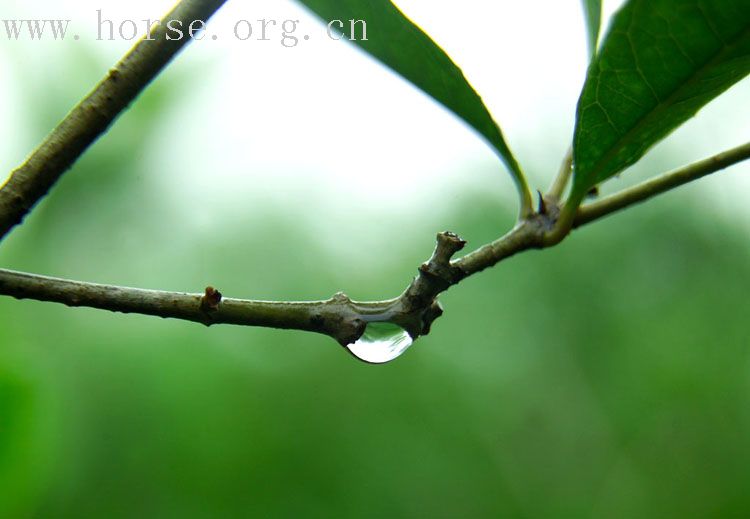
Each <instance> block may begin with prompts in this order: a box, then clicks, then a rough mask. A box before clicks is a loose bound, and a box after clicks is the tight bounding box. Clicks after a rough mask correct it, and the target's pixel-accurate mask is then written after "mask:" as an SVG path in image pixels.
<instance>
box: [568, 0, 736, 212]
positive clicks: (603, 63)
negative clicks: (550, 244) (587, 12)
mask: <svg viewBox="0 0 750 519" xmlns="http://www.w3.org/2000/svg"><path fill="white" fill-rule="evenodd" d="M748 73H750V3H748V0H630V1H629V2H627V3H626V4H625V6H624V7H623V8H622V9H621V10H620V11H619V12H618V13H617V14H616V15H615V18H614V21H613V22H612V25H611V27H610V31H609V34H608V35H607V37H606V39H605V41H604V43H603V45H602V48H601V49H600V51H599V53H598V54H597V56H596V57H595V59H594V62H593V63H592V64H591V67H590V68H589V72H588V77H587V79H586V83H585V85H584V87H583V92H582V94H581V98H580V100H579V102H578V113H577V121H576V130H575V139H574V150H575V152H574V162H575V180H574V185H573V193H574V198H579V199H580V197H582V196H583V194H584V193H585V192H586V191H587V190H588V189H589V188H590V187H592V186H593V185H595V184H597V183H599V182H601V181H603V180H606V179H607V178H609V177H611V176H613V175H616V174H617V173H619V172H620V171H622V170H623V169H625V168H626V167H628V166H630V165H632V164H633V163H635V162H636V161H637V160H638V159H640V158H641V157H642V156H643V154H644V153H645V152H646V151H647V150H648V149H649V148H650V147H651V146H653V145H654V144H655V143H657V142H658V141H660V140H661V139H663V138H664V137H665V136H667V135H668V134H669V133H670V132H672V131H673V130H674V129H675V128H677V127H678V126H680V125H681V124H683V123H684V122H685V121H687V120H688V119H690V118H691V117H692V116H693V115H695V114H696V112H697V111H698V110H700V109H701V108H702V107H703V106H704V105H705V104H706V103H708V102H709V101H711V100H712V99H713V98H715V97H716V96H718V95H719V94H721V93H723V92H724V91H725V90H727V89H728V88H729V87H730V86H732V85H733V84H734V83H736V82H737V81H739V80H740V79H742V78H743V77H745V76H746V75H747V74H748Z"/></svg>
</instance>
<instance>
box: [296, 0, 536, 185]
mask: <svg viewBox="0 0 750 519" xmlns="http://www.w3.org/2000/svg"><path fill="white" fill-rule="evenodd" d="M300 2H301V3H302V4H304V5H306V6H307V7H308V8H309V9H311V10H312V11H313V12H315V13H316V14H317V15H318V16H320V17H321V18H323V19H324V20H325V21H326V22H332V21H334V20H338V21H341V22H342V26H339V25H338V24H335V25H334V26H333V28H334V29H336V30H339V29H340V31H341V32H342V33H343V35H344V37H346V38H352V27H351V23H350V21H351V20H364V21H365V22H366V23H367V38H368V39H367V41H364V40H363V39H362V38H361V36H362V25H361V24H357V25H356V26H355V27H354V29H355V31H354V38H355V39H356V41H354V43H356V44H357V45H359V46H360V47H361V48H362V49H364V50H365V51H367V52H368V53H369V54H370V55H372V56H374V57H375V58H377V59H378V60H379V61H380V62H382V63H383V64H385V65H386V66H388V67H389V68H391V69H392V70H393V71H395V72H396V73H398V74H400V75H401V76H402V77H404V78H405V79H407V80H408V81H410V82H411V83H413V84H414V85H416V86H417V87H419V88H420V89H421V90H422V91H424V92H425V93H427V94H429V95H430V96H431V97H433V98H434V99H435V100H436V101H438V102H439V103H440V104H442V105H443V106H445V107H446V108H448V109H449V110H451V111H452V112H453V113H455V114H456V115H458V116H459V117H460V118H461V119H463V120H464V121H466V122H467V123H468V124H469V125H471V126H472V127H473V128H474V129H476V131H478V132H479V133H480V134H481V135H482V136H484V138H485V139H487V141H489V143H490V144H491V145H492V146H493V147H494V148H495V150H496V151H497V152H498V154H499V155H500V158H501V159H502V160H503V161H504V162H505V164H506V165H507V166H508V168H509V169H510V170H511V173H512V175H513V177H514V179H515V181H516V184H517V185H518V186H519V189H520V190H521V192H522V193H523V194H525V192H527V191H528V188H527V187H526V181H525V180H524V175H523V173H522V171H521V167H520V166H519V164H518V162H517V161H516V159H515V157H514V156H513V153H511V151H510V148H508V145H507V144H506V142H505V139H504V137H503V134H502V132H501V130H500V128H499V126H498V125H497V123H495V121H494V120H493V119H492V116H491V115H490V112H489V110H488V109H487V107H486V106H485V105H484V102H483V101H482V98H481V97H479V95H478V94H477V93H476V91H475V90H474V89H473V88H472V86H471V85H470V84H469V82H468V81H467V80H466V78H465V77H464V74H463V72H461V70H460V69H459V68H458V67H457V66H456V64H455V63H453V61H452V60H451V58H450V57H448V55H447V54H446V53H445V52H444V51H443V50H442V49H441V48H440V47H438V45H437V44H436V43H435V42H434V41H432V40H431V39H430V37H429V36H428V35H427V34H425V33H424V31H422V30H421V29H420V28H419V27H417V26H416V25H415V24H414V23H412V22H411V21H410V20H409V19H408V18H407V17H406V16H405V15H404V14H403V13H402V12H401V11H399V9H398V8H397V7H396V6H395V5H393V3H391V2H390V1H389V0H300ZM490 66H495V65H492V64H490Z"/></svg>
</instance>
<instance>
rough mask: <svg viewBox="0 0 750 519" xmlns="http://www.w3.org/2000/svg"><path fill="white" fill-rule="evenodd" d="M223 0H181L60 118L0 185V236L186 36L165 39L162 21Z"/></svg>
mask: <svg viewBox="0 0 750 519" xmlns="http://www.w3.org/2000/svg"><path fill="white" fill-rule="evenodd" d="M225 1H226V0H182V1H181V2H180V3H179V4H178V5H177V6H176V7H175V8H174V9H173V10H172V11H171V12H170V13H168V14H167V15H166V16H165V18H163V21H164V23H162V24H160V25H158V26H156V27H155V28H154V29H153V31H152V32H151V39H143V40H141V41H140V42H139V43H138V44H137V45H136V46H135V47H133V49H132V50H131V51H130V52H129V53H128V54H127V55H126V56H125V57H124V58H123V59H122V60H121V61H120V62H119V63H118V64H117V65H116V66H115V67H114V68H113V69H112V70H110V72H109V74H108V75H107V76H106V77H105V78H104V80H102V82H101V83H99V85H98V86H97V87H96V88H95V89H94V90H93V91H92V92H91V93H90V94H89V95H88V96H87V97H86V98H85V99H84V100H83V101H81V103H80V104H78V106H76V107H75V108H73V110H72V111H71V112H70V113H69V114H68V115H67V116H66V117H65V119H63V121H62V122H61V123H60V124H59V125H58V126H57V127H56V128H55V129H54V130H53V131H52V133H50V134H49V136H48V137H47V138H46V139H45V140H44V142H42V144H41V145H40V146H39V147H38V148H37V149H36V150H35V151H34V152H33V153H32V154H31V156H29V158H28V159H27V160H26V162H24V164H23V165H21V166H20V167H19V168H18V169H16V170H15V171H14V172H13V173H12V174H11V176H10V178H9V179H8V180H7V182H6V183H5V185H3V186H2V188H0V240H2V239H3V238H4V237H5V236H6V235H7V234H8V232H9V231H10V230H11V229H12V228H13V227H15V226H16V225H18V224H19V223H21V221H23V218H24V217H25V216H26V214H28V212H29V211H30V210H31V208H32V207H34V205H36V203H37V202H38V201H39V200H40V199H41V198H42V197H44V196H45V195H46V194H47V193H48V192H49V190H50V189H51V188H52V186H53V185H54V184H55V183H56V182H57V181H58V179H59V178H60V177H61V176H62V175H63V174H64V173H65V172H66V171H67V170H68V169H69V168H70V167H71V166H72V165H73V164H74V163H75V162H76V160H78V158H79V157H80V156H81V155H82V154H83V153H84V152H85V151H86V150H87V149H88V148H89V146H91V144H93V143H94V142H95V141H96V140H97V139H98V138H99V137H100V136H101V135H102V134H103V133H104V132H106V131H107V129H108V128H109V126H110V125H111V124H112V122H113V121H114V120H115V119H116V118H117V116H118V115H119V114H120V113H121V112H122V111H123V110H125V108H127V107H128V105H130V103H131V102H132V101H133V100H134V99H135V98H136V97H137V96H138V95H139V94H140V93H141V92H142V91H143V90H144V89H145V88H146V86H148V84H149V83H151V81H152V80H153V79H154V78H155V77H156V76H157V75H158V74H159V72H160V71H161V70H162V69H164V67H165V66H166V65H167V64H168V63H169V62H170V61H171V60H172V58H173V57H174V56H175V55H176V54H177V53H178V52H179V51H180V49H182V48H183V47H184V46H185V45H186V44H187V43H188V42H189V41H190V38H189V37H187V36H186V37H185V38H180V39H174V40H169V39H167V37H166V36H167V28H166V25H167V22H168V21H170V20H175V21H178V20H179V21H180V22H181V23H182V24H183V27H188V26H189V25H190V23H192V22H193V21H194V20H203V21H207V20H208V19H209V18H210V17H211V16H212V15H213V14H214V13H215V12H216V11H217V10H218V9H219V8H220V7H221V6H222V5H223V4H224V2H225Z"/></svg>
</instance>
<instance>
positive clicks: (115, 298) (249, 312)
mask: <svg viewBox="0 0 750 519" xmlns="http://www.w3.org/2000/svg"><path fill="white" fill-rule="evenodd" d="M748 158H750V143H748V144H745V145H743V146H739V147H737V148H734V149H732V150H729V151H726V152H724V153H720V154H718V155H716V156H714V157H711V158H709V159H706V160H703V161H700V162H697V163H695V164H693V165H690V166H686V167H684V168H681V169H678V170H676V171H674V172H672V173H667V174H665V175H663V176H660V177H657V178H656V179H654V180H652V181H649V182H645V183H643V184H640V185H638V186H635V187H634V188H631V189H628V190H626V191H624V192H623V193H620V194H618V195H614V196H612V197H609V198H605V199H603V200H601V201H599V202H596V203H594V204H591V205H589V206H585V207H583V208H581V209H580V211H579V212H578V213H577V215H576V216H575V218H574V220H573V222H574V226H575V227H579V226H582V225H584V224H587V223H590V222H592V221H595V220H598V219H600V218H603V217H605V216H607V215H609V214H611V213H614V212H616V211H619V210H620V209H622V208H624V207H627V206H629V205H633V204H636V203H639V202H642V201H643V200H646V199H648V198H651V197H653V196H655V195H657V194H659V193H662V192H664V191H666V190H668V189H672V188H674V187H676V186H679V185H682V184H684V183H686V182H690V181H691V180H695V179H697V178H700V177H702V176H705V175H708V174H710V173H713V172H716V171H719V170H722V169H724V168H726V167H728V166H730V165H732V164H736V163H738V162H740V161H742V160H745V159H748ZM545 207H546V210H545V211H543V212H537V213H535V214H534V215H533V216H532V217H530V218H528V219H526V220H524V221H523V222H521V223H520V224H519V225H518V226H516V227H515V228H514V229H513V230H512V231H510V232H509V233H508V234H506V235H505V236H503V237H502V238H500V239H498V240H495V241H494V242H492V243H489V244H487V245H485V246H483V247H481V248H479V249H477V250H475V251H473V252H471V253H469V254H467V255H465V256H463V257H462V258H459V259H457V260H454V261H451V258H452V257H453V256H454V255H455V254H456V253H457V252H459V251H460V250H461V249H463V247H464V245H465V242H464V241H463V240H462V239H461V238H459V237H458V236H456V235H455V234H453V233H448V232H444V233H440V234H438V236H437V245H436V248H435V252H434V253H433V254H432V257H431V258H430V259H429V260H428V261H427V262H425V263H424V264H423V265H422V266H421V267H420V268H419V271H418V275H417V277H416V278H415V279H414V280H413V281H412V282H411V284H410V285H409V286H408V287H407V289H406V290H405V291H404V293H403V294H401V295H400V296H399V297H397V298H395V299H390V300H386V301H372V302H357V301H352V300H351V299H349V298H348V297H347V296H346V295H344V294H341V293H339V294H336V295H335V296H333V297H332V298H331V299H328V300H325V301H310V302H271V301H251V300H243V299H226V298H223V297H222V295H221V294H220V293H219V292H218V291H216V290H215V289H213V288H211V287H209V288H207V289H206V292H205V293H204V294H185V293H178V292H160V291H154V290H142V289H136V288H124V287H117V286H109V285H97V284H93V283H82V282H78V281H68V280H64V279H57V278H50V277H44V276H37V275H32V274H24V273H20V272H14V271H10V270H2V269H0V294H2V295H8V296H12V297H15V298H18V299H36V300H39V301H52V302H57V303H62V304H65V305H68V306H87V307H92V308H99V309H102V310H110V311H114V312H126V313H139V314H145V315H154V316H159V317H171V318H176V319H183V320H187V321H195V322H199V323H202V324H205V325H213V324H220V323H225V324H238V325H245V326H265V327H271V328H282V329H296V330H305V331H311V332H318V333H323V334H326V335H329V336H331V337H333V338H334V339H336V340H337V341H338V342H339V343H341V344H343V345H346V344H351V343H352V342H354V341H356V340H357V339H358V338H359V337H360V336H361V335H362V333H363V332H364V329H365V327H366V325H367V323H368V322H375V321H378V322H391V323H395V324H398V325H399V326H401V327H403V328H404V329H405V330H407V331H408V332H409V334H410V335H411V336H412V337H413V338H416V337H419V336H420V335H425V334H427V333H429V331H430V327H431V325H432V323H433V321H434V320H435V319H437V318H438V317H440V315H442V309H441V307H440V305H439V303H438V302H437V298H438V296H439V295H440V294H441V293H442V292H444V291H446V290H448V289H449V288H450V287H451V286H453V285H456V284H458V283H460V282H461V280H463V279H464V278H466V277H468V276H471V275H472V274H475V273H477V272H480V271H482V270H484V269H486V268H488V267H491V266H493V265H496V264H497V263H499V262H500V261H502V260H504V259H507V258H509V257H511V256H513V255H515V254H517V253H519V252H523V251H526V250H529V249H541V248H545V247H548V246H550V245H549V240H548V239H547V237H548V236H549V235H550V234H552V233H559V232H560V231H559V230H558V229H557V226H558V224H559V222H560V221H561V220H562V218H561V217H560V209H559V207H558V206H557V205H553V204H552V203H551V202H550V201H549V200H548V201H547V203H546V204H545ZM562 235H563V236H565V235H567V231H566V232H563V233H562Z"/></svg>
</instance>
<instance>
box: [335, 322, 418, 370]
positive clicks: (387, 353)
mask: <svg viewBox="0 0 750 519" xmlns="http://www.w3.org/2000/svg"><path fill="white" fill-rule="evenodd" d="M413 342H414V340H413V339H412V338H411V336H410V335H409V334H408V332H407V331H406V330H404V329H403V328H401V327H400V326H398V325H395V324H392V323H379V322H372V323H370V324H368V325H367V328H366V329H365V333H364V334H363V335H362V337H360V339H359V340H358V341H357V342H355V343H353V344H349V345H348V346H347V349H348V350H349V351H350V352H352V354H353V355H354V356H355V357H357V358H358V359H360V360H363V361H365V362H368V363H370V364H384V363H386V362H390V361H392V360H393V359H395V358H396V357H398V356H399V355H401V354H402V353H403V352H405V351H406V350H407V348H408V347H409V346H411V345H412V343H413Z"/></svg>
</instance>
